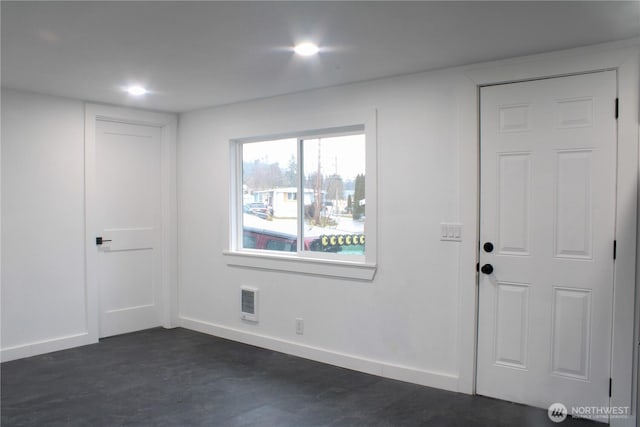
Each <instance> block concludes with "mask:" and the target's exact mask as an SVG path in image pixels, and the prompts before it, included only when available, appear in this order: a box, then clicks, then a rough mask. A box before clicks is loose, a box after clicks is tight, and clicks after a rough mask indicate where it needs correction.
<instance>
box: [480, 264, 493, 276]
mask: <svg viewBox="0 0 640 427" xmlns="http://www.w3.org/2000/svg"><path fill="white" fill-rule="evenodd" d="M480 271H482V272H483V273H484V274H491V273H493V266H492V265H491V264H485V265H483V266H482V268H480Z"/></svg>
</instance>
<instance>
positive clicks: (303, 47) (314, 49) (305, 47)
mask: <svg viewBox="0 0 640 427" xmlns="http://www.w3.org/2000/svg"><path fill="white" fill-rule="evenodd" d="M293 50H294V52H295V53H297V54H298V55H301V56H311V55H315V54H316V53H318V51H319V50H320V49H318V46H317V45H315V44H313V43H300V44H299V45H296V47H294V48H293Z"/></svg>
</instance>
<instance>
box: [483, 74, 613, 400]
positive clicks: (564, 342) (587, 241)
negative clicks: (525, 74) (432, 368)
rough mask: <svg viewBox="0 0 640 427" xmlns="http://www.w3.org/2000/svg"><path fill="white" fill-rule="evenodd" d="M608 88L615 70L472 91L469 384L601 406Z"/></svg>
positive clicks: (606, 356) (607, 252) (607, 287)
mask: <svg viewBox="0 0 640 427" xmlns="http://www.w3.org/2000/svg"><path fill="white" fill-rule="evenodd" d="M615 98H616V73H615V72H614V71H607V72H600V73H594V74H585V75H580V76H571V77H562V78H553V79H547V80H538V81H531V82H524V83H514V84H505V85H497V86H491V87H485V88H482V89H481V166H480V167H481V178H480V179H481V207H480V216H481V218H480V220H481V230H480V238H481V245H480V266H481V268H482V267H484V268H485V273H482V272H481V273H480V275H479V318H478V366H477V393H478V394H482V395H486V396H492V397H496V398H499V399H504V400H509V401H514V402H519V403H524V404H528V405H533V406H538V407H542V408H547V407H548V406H549V405H550V404H552V403H555V402H560V403H563V404H564V405H565V406H567V408H569V411H571V407H572V406H598V407H600V406H605V407H606V406H608V404H609V377H610V355H611V328H612V295H613V266H614V259H613V251H614V236H615V191H616V120H615ZM486 243H491V244H492V245H493V249H492V250H491V248H490V247H488V245H487V248H486V249H485V247H484V245H485V244H486ZM485 265H491V266H492V267H493V272H491V273H489V272H488V270H489V269H488V267H485ZM487 273H488V274H487Z"/></svg>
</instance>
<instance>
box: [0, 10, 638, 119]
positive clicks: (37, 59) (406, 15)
mask: <svg viewBox="0 0 640 427" xmlns="http://www.w3.org/2000/svg"><path fill="white" fill-rule="evenodd" d="M0 7H1V14H2V27H1V31H2V85H3V86H6V87H9V88H16V89H26V90H30V91H35V92H42V93H47V94H53V95H61V96H66V97H72V98H78V99H84V100H90V101H98V102H106V103H112V104H121V105H131V106H137V107H142V108H150V109H155V110H166V111H176V112H181V111H187V110H193V109H196V108H201V107H206V106H215V105H222V104H228V103H233V102H238V101H243V100H249V99H256V98H262V97H268V96H273V95H279V94H284V93H291V92H297V91H303V90H308V89H313V88H319V87H326V86H333V85H340V84H344V83H350V82H356V81H363V80H370V79H376V78H380V77H387V76H393V75H401V74H409V73H415V72H419V71H425V70H430V69H437V68H445V67H451V66H456V65H463V64H470V63H475V62H481V61H488V60H495V59H501V58H508V57H513V56H519V55H526V54H534V53H540V52H546V51H550V50H557V49H565V48H571V47H577V46H584V45H589V44H595V43H600V42H606V41H612V40H620V39H627V38H633V37H637V36H640V2H639V1H628V2H617V1H605V2H591V1H570V2H522V1H521V2H483V1H472V2H455V1H446V2H419V1H414V2H398V1H385V2H364V1H357V2H337V1H336V2H332V1H327V2H311V1H300V2H270V1H259V2H244V1H232V2H186V1H173V2H169V1H142V2H115V1H107V2H93V1H79V2H55V1H47V2H24V1H22V2H9V1H2V2H1V4H0ZM302 40H313V41H316V42H317V43H319V45H320V46H321V49H322V51H321V53H320V54H319V55H318V56H317V57H313V58H300V57H295V56H294V55H293V53H292V51H291V47H292V45H293V44H294V43H296V42H299V41H302ZM131 83H139V84H143V85H145V86H147V87H148V88H149V89H150V90H151V92H152V93H150V94H148V95H146V96H145V97H144V98H142V99H132V98H131V97H129V96H128V95H126V94H125V93H124V92H123V90H122V87H124V86H126V85H128V84H131Z"/></svg>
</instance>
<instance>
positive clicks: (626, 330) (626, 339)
mask: <svg viewBox="0 0 640 427" xmlns="http://www.w3.org/2000/svg"><path fill="white" fill-rule="evenodd" d="M634 43H637V40H635V41H634ZM616 46H622V48H620V49H613V48H612V45H608V46H607V45H605V46H592V47H588V48H581V49H574V50H570V51H563V52H554V53H550V54H542V55H535V56H532V57H525V58H518V59H514V60H507V61H498V62H494V63H491V64H482V65H478V66H472V67H469V68H467V69H466V72H465V74H466V76H467V77H468V78H469V80H470V82H471V83H472V84H473V85H475V87H476V88H479V87H480V86H482V85H488V84H497V83H505V82H514V81H521V80H531V79H539V78H548V77H556V76H562V75H571V74H580V73H589V72H595V71H602V70H617V72H618V96H619V99H620V117H619V119H618V171H617V201H616V224H617V225H616V240H617V242H618V243H617V248H618V256H617V260H616V263H615V280H614V319H613V338H612V340H613V343H612V355H611V358H612V360H611V363H612V365H611V366H612V373H611V375H612V378H613V393H612V395H613V396H612V398H611V405H612V406H630V407H633V406H634V405H632V402H631V397H632V395H633V393H632V387H633V384H632V382H633V381H632V377H633V359H634V351H635V349H634V347H635V346H634V345H633V344H634V323H635V322H634V321H633V316H634V312H635V310H634V295H635V286H636V285H635V284H636V274H635V271H636V237H637V233H636V232H637V224H636V220H637V200H638V188H637V179H638V102H639V93H638V89H639V88H638V47H637V45H635V46H632V47H629V42H625V43H622V44H616ZM475 99H476V106H475V107H476V108H478V107H477V99H478V98H477V91H476V98H475ZM465 120H468V122H465V127H466V126H469V127H473V128H474V129H476V132H477V129H478V116H477V115H476V116H473V115H467V116H466V119H465ZM478 144H479V136H478V134H477V133H476V136H475V138H473V139H472V140H471V139H470V140H469V141H467V142H466V143H465V149H468V150H470V151H471V152H474V153H476V162H477V158H478V157H477V156H478V155H477V151H478ZM463 160H464V162H465V164H466V165H467V166H472V162H471V161H470V159H467V157H466V156H465V157H463ZM460 172H461V173H460V183H461V187H462V189H463V190H462V191H461V207H462V206H468V204H469V202H467V201H466V200H464V198H465V197H469V198H471V199H473V200H476V201H477V200H478V197H479V189H478V187H477V177H478V169H477V163H476V165H475V166H474V167H470V169H465V168H464V167H463V168H461V171H460ZM467 209H468V208H467ZM463 212H466V210H465V211H463ZM475 213H476V214H475V215H474V218H473V222H472V223H470V227H469V229H470V230H473V229H475V230H476V235H475V238H474V239H470V240H469V241H468V242H467V245H472V246H473V247H474V248H473V250H471V248H468V247H467V248H466V249H465V250H464V251H463V250H461V260H460V275H461V278H463V277H464V280H465V281H466V282H461V283H460V286H461V288H464V289H471V283H468V282H469V280H470V277H471V274H470V273H469V271H468V269H469V268H473V266H475V263H476V257H477V255H476V249H475V247H476V245H477V242H478V238H479V235H478V233H477V227H478V218H477V209H476V210H475ZM470 219H471V218H470ZM468 221H469V220H467V221H466V223H469V222H468ZM463 252H464V253H463ZM474 276H475V275H474ZM476 281H477V279H476ZM473 286H474V287H475V282H474V283H473ZM473 295H474V298H466V297H465V298H461V299H460V302H461V306H460V311H459V313H460V314H459V321H460V325H461V340H460V344H461V347H460V352H461V355H465V356H466V357H465V356H461V358H460V360H459V363H460V366H459V367H460V371H459V373H460V383H461V389H463V388H464V390H468V387H469V385H470V384H473V386H472V391H475V344H476V342H477V335H476V333H475V331H476V327H477V324H476V322H477V316H476V313H477V308H478V298H477V288H475V291H474V292H473ZM470 337H473V343H474V344H473V348H472V347H471V342H470ZM462 338H464V339H466V341H463V340H462ZM471 366H473V369H470V367H471ZM470 374H472V375H471V376H470Z"/></svg>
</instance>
